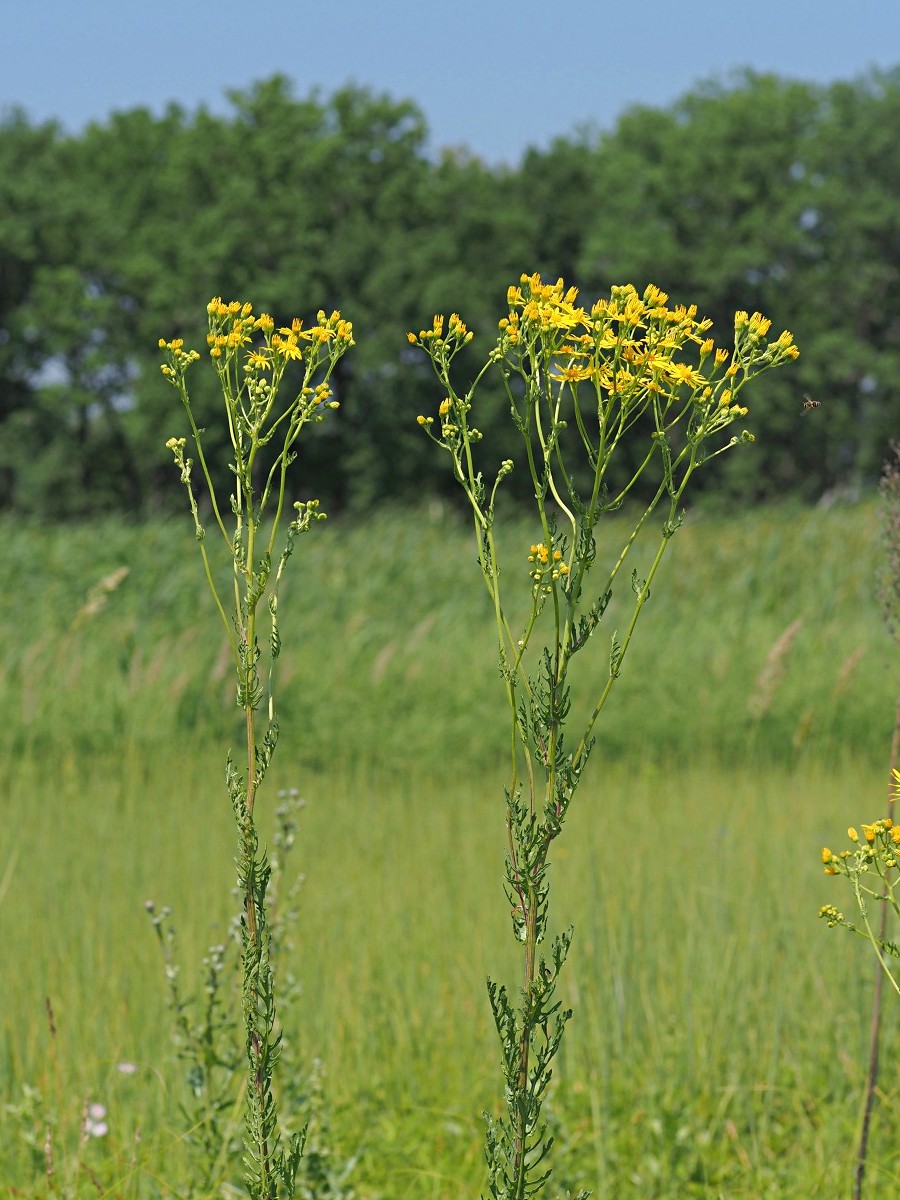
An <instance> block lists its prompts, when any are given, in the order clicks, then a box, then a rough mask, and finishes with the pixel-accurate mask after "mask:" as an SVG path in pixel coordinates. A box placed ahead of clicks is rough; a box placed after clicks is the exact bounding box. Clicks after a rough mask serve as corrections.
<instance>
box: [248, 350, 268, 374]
mask: <svg viewBox="0 0 900 1200" xmlns="http://www.w3.org/2000/svg"><path fill="white" fill-rule="evenodd" d="M271 365H272V363H271V360H270V358H269V352H268V351H267V350H251V351H250V353H249V354H248V355H247V366H248V367H249V368H250V370H251V371H267V370H268V369H269V367H270V366H271Z"/></svg>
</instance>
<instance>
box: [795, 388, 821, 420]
mask: <svg viewBox="0 0 900 1200" xmlns="http://www.w3.org/2000/svg"><path fill="white" fill-rule="evenodd" d="M821 407H822V405H821V401H819V400H813V398H812V396H807V395H806V393H805V392H804V394H803V407H802V408H801V409H800V415H801V417H802V416H804V415H805V414H806V413H808V412H812V410H813V409H814V408H821Z"/></svg>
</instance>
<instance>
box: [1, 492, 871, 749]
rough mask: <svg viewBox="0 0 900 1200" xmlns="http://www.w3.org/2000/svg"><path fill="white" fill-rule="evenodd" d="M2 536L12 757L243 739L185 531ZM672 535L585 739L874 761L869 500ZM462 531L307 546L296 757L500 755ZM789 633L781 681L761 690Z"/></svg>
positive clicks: (301, 590) (294, 693)
mask: <svg viewBox="0 0 900 1200" xmlns="http://www.w3.org/2000/svg"><path fill="white" fill-rule="evenodd" d="M2 535H3V537H4V542H5V547H6V554H7V561H8V572H9V580H10V583H9V585H8V586H7V588H6V589H4V592H3V597H2V600H0V631H2V636H3V645H4V653H3V658H2V675H0V688H2V695H3V697H4V713H5V720H4V723H3V727H2V729H0V749H2V750H3V751H4V752H5V755H6V756H7V757H8V756H10V755H12V756H15V755H16V753H18V752H22V751H24V752H25V753H28V754H42V753H44V752H49V753H52V754H53V755H57V754H59V753H61V752H63V751H65V752H67V753H71V754H74V755H76V756H80V755H81V754H83V753H85V752H87V751H90V752H91V753H92V754H94V755H96V754H103V753H106V752H109V753H111V754H112V755H113V756H117V755H118V753H119V749H120V747H121V745H122V743H123V741H124V743H125V744H128V745H133V746H142V747H146V748H147V749H148V750H149V749H156V750H160V749H161V748H164V750H165V753H167V754H171V753H172V752H174V751H175V748H176V747H177V746H179V745H182V746H183V745H184V744H185V743H184V738H185V735H186V733H187V735H188V736H190V737H191V742H192V744H195V742H196V737H195V736H194V735H196V733H197V731H198V727H199V728H208V729H209V732H210V736H211V737H212V735H215V736H217V737H218V736H222V735H224V736H227V735H228V732H229V728H231V726H233V728H234V730H235V736H236V733H237V730H238V727H239V722H238V714H237V713H236V712H235V713H234V715H233V717H229V716H228V715H227V714H228V712H229V705H230V702H231V679H230V676H229V662H228V657H227V654H226V652H225V643H224V637H220V636H219V634H218V632H217V630H216V628H215V624H214V622H213V621H212V620H211V612H212V602H211V601H210V600H209V599H208V597H207V596H206V595H205V594H204V593H203V590H202V588H201V587H200V583H199V582H198V580H197V576H196V571H195V570H193V569H192V568H194V567H195V566H196V563H195V562H194V561H193V560H192V558H191V556H190V550H191V547H192V543H193V539H192V538H191V535H190V531H189V530H188V529H186V528H185V524H184V523H177V524H175V523H172V524H163V523H160V524H156V525H145V526H130V525H126V524H123V523H120V522H115V521H112V520H111V521H109V522H107V523H105V524H101V525H91V526H85V527H83V528H75V529H66V530H53V529H46V528H42V527H39V526H31V527H27V526H26V527H25V528H22V527H21V526H20V525H8V526H6V527H5V528H3V529H2ZM507 536H508V537H515V538H517V539H518V541H519V542H520V544H521V546H522V547H524V548H525V549H527V546H528V545H529V542H530V541H533V540H534V537H535V531H534V529H532V528H531V527H530V526H529V525H527V524H524V523H523V525H522V526H521V528H515V527H514V528H513V530H512V531H511V532H508V533H507ZM677 537H678V554H677V555H673V556H672V559H671V560H668V561H664V563H663V566H662V568H661V571H662V574H663V578H662V579H661V581H660V589H659V591H660V595H664V596H665V597H666V603H665V605H664V606H662V605H660V607H659V608H654V601H653V596H652V595H651V598H650V600H649V602H648V604H647V606H646V607H645V610H644V613H643V616H642V636H641V638H640V639H639V640H638V641H636V642H635V645H634V646H633V648H632V649H631V651H630V652H629V662H628V666H627V669H626V670H625V671H624V672H623V676H622V678H621V680H620V681H619V684H618V687H617V692H616V696H615V698H614V700H613V702H612V703H611V705H610V706H609V708H608V709H607V710H606V712H605V714H604V723H603V727H602V728H601V729H600V730H599V731H598V732H599V734H600V738H601V742H602V745H603V746H604V747H605V748H606V750H607V751H608V752H609V753H611V754H615V755H621V754H629V755H643V754H649V755H651V756H652V757H654V758H662V757H665V758H666V759H667V760H668V761H672V760H678V758H679V757H685V758H686V757H687V755H688V753H689V752H690V753H693V751H694V750H695V749H696V748H698V747H700V748H702V749H705V750H707V751H709V752H710V753H711V754H713V755H714V756H715V757H718V758H719V759H721V760H722V761H727V762H729V763H734V762H735V761H747V760H748V759H749V760H751V761H752V759H753V757H754V755H755V754H757V753H761V754H762V756H763V758H764V759H765V760H767V761H771V760H773V759H774V760H776V761H779V762H781V763H785V764H790V763H793V762H795V761H797V760H798V758H799V759H802V758H803V756H807V757H811V758H821V757H823V756H825V755H828V756H834V755H849V756H856V755H859V754H865V755H870V754H871V755H875V754H879V753H880V754H883V747H884V745H885V744H886V741H889V738H890V729H891V720H892V713H893V691H894V688H893V676H892V674H891V672H890V671H889V670H887V669H886V667H885V661H886V657H887V652H888V649H889V641H888V639H887V638H886V637H885V634H884V631H883V624H882V621H881V618H880V615H879V610H878V606H877V602H876V599H875V586H874V582H873V581H874V575H875V566H876V562H877V559H878V548H877V514H876V509H875V506H874V504H871V505H868V504H867V505H861V506H858V507H856V508H852V509H835V510H832V511H830V512H827V513H826V512H821V511H807V510H802V509H773V510H762V511H757V512H754V513H747V514H737V515H735V516H733V517H729V518H722V517H709V518H704V517H703V516H702V514H701V515H697V516H695V517H693V518H691V517H689V519H688V523H687V525H686V527H685V528H684V529H682V530H680V531H679V532H678V535H677ZM468 539H469V531H468V529H467V527H466V526H465V525H464V523H463V522H462V521H461V520H460V521H456V520H454V519H453V518H452V517H451V516H450V515H448V514H447V513H445V512H443V511H442V510H440V509H435V510H434V511H433V513H432V519H431V520H430V521H418V520H414V519H413V518H411V517H409V516H405V515H403V514H401V513H393V514H391V513H381V514H378V515H377V516H375V517H373V518H372V519H371V520H370V521H368V522H366V523H364V524H360V525H355V526H344V525H341V524H340V523H338V527H337V528H336V529H329V530H328V536H327V537H325V536H321V537H318V538H317V537H316V535H315V534H313V535H312V538H311V540H310V541H308V542H307V543H306V544H305V546H304V549H305V551H306V553H305V554H304V556H303V561H302V563H298V569H297V578H296V579H291V578H288V579H287V580H286V581H285V594H284V599H283V602H282V606H281V607H282V610H283V621H284V626H285V628H284V631H283V641H284V645H285V651H284V656H283V659H282V662H281V675H280V687H281V695H282V699H281V712H282V717H283V724H284V727H285V728H286V729H287V728H296V727H298V725H299V722H300V721H302V723H303V727H304V729H305V730H307V733H306V734H305V736H304V738H303V741H302V745H301V744H300V743H299V739H298V742H297V747H296V752H297V753H298V754H299V755H300V757H301V758H302V762H303V766H304V768H305V769H313V768H320V769H331V768H332V767H333V766H334V765H335V764H341V765H343V766H348V765H351V764H361V765H363V766H365V767H366V768H368V767H369V766H374V765H377V766H379V767H382V768H386V769H390V768H394V767H397V766H399V765H400V764H402V763H403V762H405V761H406V760H407V756H409V755H412V756H413V757H414V758H415V759H416V760H417V761H418V762H419V763H421V764H422V766H423V769H425V770H432V769H436V765H437V763H438V762H439V761H440V758H441V757H442V755H441V753H440V750H441V748H440V747H438V746H437V745H436V741H435V739H436V733H435V730H436V729H437V727H438V717H439V718H440V728H441V734H440V736H441V738H442V739H444V741H445V742H446V743H447V745H448V747H449V748H450V750H451V751H452V757H453V760H454V763H455V764H456V767H457V769H458V770H459V771H461V772H464V771H468V770H470V769H471V770H472V771H475V770H483V769H484V768H485V766H489V765H490V764H491V763H492V762H494V761H495V760H496V754H497V747H498V744H500V743H499V738H500V737H501V736H502V732H503V731H502V720H503V718H502V715H498V714H497V713H496V711H495V710H496V708H497V705H496V704H495V703H494V702H495V700H496V687H495V684H496V680H495V678H494V674H495V671H496V666H495V663H494V661H493V657H492V656H493V654H494V649H493V642H492V626H491V620H492V617H491V612H490V609H489V605H488V602H487V600H486V599H484V598H483V597H481V596H479V595H478V594H477V589H474V588H472V587H471V586H466V585H465V580H466V579H467V578H468V575H469V573H470V568H471V567H472V555H473V551H472V549H471V546H470V543H469V540H468ZM642 565H646V564H642V563H641V561H640V558H638V569H640V568H641V566H642ZM121 567H128V568H129V574H128V575H127V576H125V578H124V579H122V580H121V581H120V582H119V583H118V586H117V588H116V590H115V591H112V592H110V593H109V594H108V595H106V597H105V603H103V605H102V607H95V608H94V609H91V610H90V611H88V612H87V613H86V612H85V609H86V608H87V609H90V604H89V597H90V595H91V592H92V589H95V588H96V585H97V584H98V583H101V582H102V581H103V580H107V579H109V577H110V576H111V575H112V573H113V572H115V571H116V570H117V569H119V568H121ZM304 571H305V572H306V574H307V578H303V579H301V578H300V576H301V573H302V572H304ZM351 585H352V586H351ZM623 587H624V590H625V591H626V592H628V594H629V596H630V591H629V589H628V586H627V584H625V585H623ZM295 595H296V597H297V601H296V602H294V599H293V597H294V596H295ZM310 595H314V596H315V597H316V599H315V602H313V603H310V601H309V598H308V597H309V596H310ZM301 597H302V600H301ZM23 614H25V616H24V617H23ZM79 614H81V615H79ZM617 614H618V610H617V599H616V596H615V595H614V596H613V600H612V603H611V606H610V609H609V610H608V612H607V614H606V616H605V617H604V620H603V622H602V624H601V626H600V628H599V629H598V631H597V633H596V634H595V635H594V636H595V637H598V638H601V639H603V640H608V638H609V637H610V635H611V633H612V631H613V630H614V629H615V628H616V622H617V619H618V617H617ZM792 626H793V627H794V628H795V634H794V636H793V639H792V643H791V645H790V647H789V650H788V652H787V653H786V654H785V655H784V657H783V661H782V662H781V663H780V679H779V682H778V686H777V688H776V689H775V690H774V691H773V692H772V695H771V696H766V695H765V694H762V695H761V676H763V675H764V672H765V671H766V668H767V660H769V659H770V655H771V654H772V652H773V648H775V647H776V645H777V643H778V641H779V639H780V638H781V637H782V635H783V634H784V633H785V631H786V630H787V629H788V628H789V627H792ZM173 629H177V630H179V631H180V632H179V633H178V634H177V636H174V637H173V636H172V633H171V631H172V630H173ZM701 629H702V631H703V634H702V637H701V636H700V630H701ZM313 696H314V697H315V702H314V703H313V700H312V697H313ZM223 701H225V703H223ZM577 701H578V696H577V695H576V696H575V702H576V703H577ZM761 701H762V703H761ZM223 712H224V713H225V714H226V715H224V716H223ZM229 721H230V722H231V726H229V724H228V722H229ZM636 729H637V730H641V731H642V733H641V735H640V736H641V738H642V743H641V742H639V741H638V740H636V737H635V732H634V731H635V730H636Z"/></svg>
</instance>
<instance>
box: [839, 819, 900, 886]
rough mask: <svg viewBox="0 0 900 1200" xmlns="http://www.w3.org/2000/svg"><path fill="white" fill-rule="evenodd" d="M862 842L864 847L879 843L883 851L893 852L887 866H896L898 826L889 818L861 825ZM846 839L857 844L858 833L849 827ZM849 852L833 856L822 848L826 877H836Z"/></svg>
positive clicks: (899, 838)
mask: <svg viewBox="0 0 900 1200" xmlns="http://www.w3.org/2000/svg"><path fill="white" fill-rule="evenodd" d="M862 832H863V840H864V842H865V846H864V847H863V852H865V849H866V848H867V847H871V846H874V845H875V843H876V842H880V844H881V847H882V849H883V850H885V851H893V855H894V859H893V860H891V861H890V862H889V863H888V864H886V865H889V866H897V865H898V862H897V860H900V825H895V824H894V822H893V821H892V820H891V818H890V817H882V818H881V820H879V821H873V822H872V824H871V825H866V824H863V826H862ZM847 837H848V838H849V839H850V841H851V842H853V843H854V844H857V845H858V844H859V833H858V832H857V831H856V829H855V828H854V827H853V826H852V825H851V826H850V828H849V829H848V830H847ZM850 854H851V851H849V850H842V851H841V852H840V854H835V853H833V851H831V850H829V849H828V847H827V846H823V847H822V862H823V864H824V866H825V874H826V875H838V874H839V873H840V867H841V865H842V864H843V863H844V862H845V861H846V859H848V858H849V857H850Z"/></svg>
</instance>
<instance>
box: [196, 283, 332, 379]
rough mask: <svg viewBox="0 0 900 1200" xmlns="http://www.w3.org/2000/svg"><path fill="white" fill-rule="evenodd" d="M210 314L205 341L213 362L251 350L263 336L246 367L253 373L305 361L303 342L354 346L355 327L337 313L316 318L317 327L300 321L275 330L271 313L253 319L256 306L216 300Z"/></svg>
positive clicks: (296, 319)
mask: <svg viewBox="0 0 900 1200" xmlns="http://www.w3.org/2000/svg"><path fill="white" fill-rule="evenodd" d="M206 311H207V313H208V314H209V333H208V334H207V336H206V341H207V344H208V346H209V353H210V355H211V357H212V358H214V359H221V358H223V357H224V358H226V359H229V358H230V357H231V356H232V355H233V354H234V353H236V352H237V351H239V350H241V349H242V348H243V347H244V346H251V345H252V343H253V340H254V335H255V334H256V333H261V334H262V335H263V344H262V345H256V346H252V348H251V349H250V350H249V351H248V354H247V359H246V366H247V368H248V369H249V370H251V371H267V370H270V369H272V368H276V367H283V366H284V364H286V363H288V362H290V361H292V360H295V361H298V362H299V361H302V359H303V351H302V350H301V347H300V343H301V342H312V343H313V344H314V345H319V346H324V345H329V344H330V345H334V346H337V347H341V348H346V347H349V346H352V345H353V326H352V325H351V323H350V322H349V321H345V320H344V319H343V318H342V317H341V314H340V313H339V312H337V311H335V312H333V313H332V314H331V316H330V317H329V316H326V314H325V312H324V311H320V312H319V313H318V315H317V318H316V319H317V321H318V324H317V325H313V326H312V327H311V328H309V329H304V328H303V322H302V320H301V319H300V318H299V317H294V319H293V321H292V322H291V324H290V325H283V326H281V327H280V328H279V329H277V330H276V329H275V321H274V319H273V318H272V317H271V316H270V315H269V314H268V313H260V315H259V316H258V317H256V316H254V315H253V306H252V305H251V304H249V303H242V302H241V301H240V300H232V301H230V302H229V303H227V304H226V303H224V302H223V300H222V298H221V297H220V296H216V297H214V298H213V299H212V300H210V302H209V304H208V305H207V306H206Z"/></svg>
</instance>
